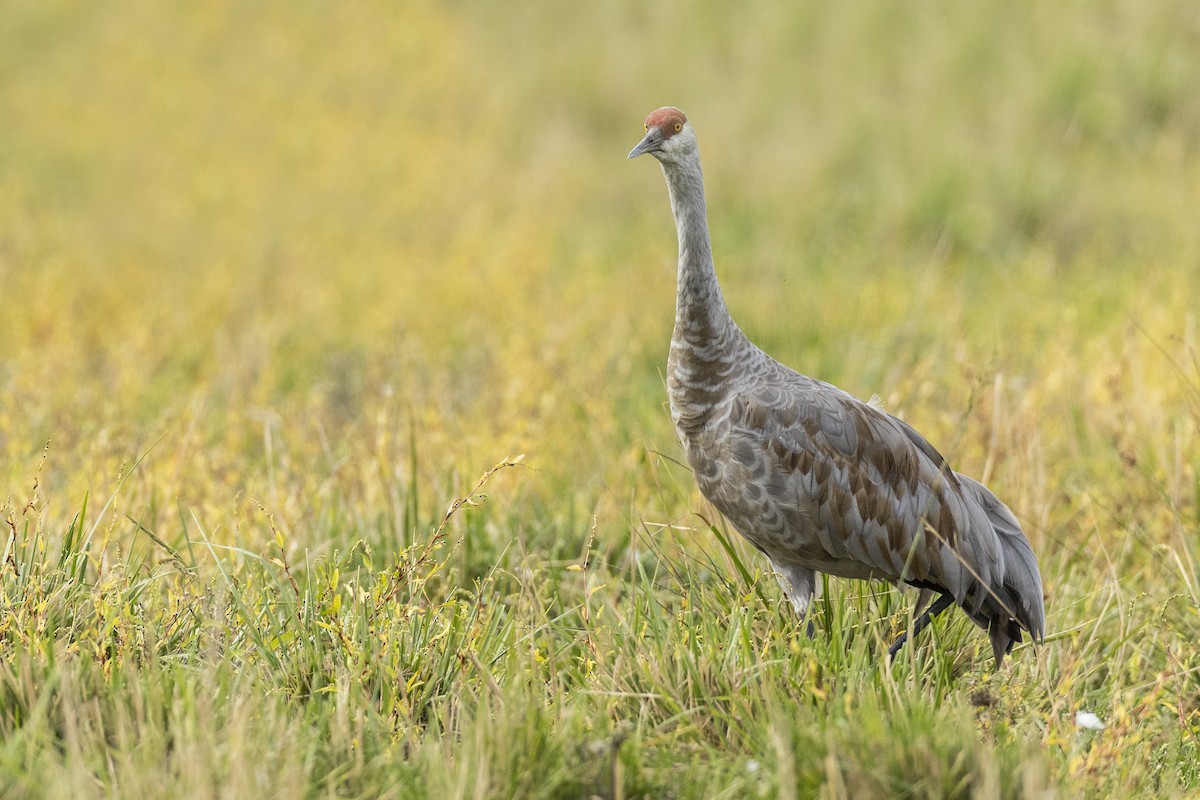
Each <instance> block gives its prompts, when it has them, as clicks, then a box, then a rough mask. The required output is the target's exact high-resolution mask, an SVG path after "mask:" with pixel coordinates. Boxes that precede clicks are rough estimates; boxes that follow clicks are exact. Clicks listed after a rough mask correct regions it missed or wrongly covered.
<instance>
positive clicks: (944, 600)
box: [888, 592, 954, 661]
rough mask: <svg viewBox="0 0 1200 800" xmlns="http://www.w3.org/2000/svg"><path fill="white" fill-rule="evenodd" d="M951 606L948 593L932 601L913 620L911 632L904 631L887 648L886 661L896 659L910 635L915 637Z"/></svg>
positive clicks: (952, 603)
mask: <svg viewBox="0 0 1200 800" xmlns="http://www.w3.org/2000/svg"><path fill="white" fill-rule="evenodd" d="M952 605H954V595H952V594H950V593H949V592H946V593H945V594H942V595H939V596H938V599H937V600H934V601H933V605H931V606H930V607H929V608H927V609H925V611H924V612H923V613H922V614H921V616H919V617H917V618H916V619H915V620H913V626H912V631H911V632H909V631H905V632H904V633H902V634H900V638H899V639H897V640H896V641H895V642H893V643H892V646H891V647H889V648H888V661H891V660H892V659H893V658H895V657H896V653H899V652H900V648H901V647H903V646H904V643H905V642H907V641H908V639H909V637H910V635H911V636H916V635H917V634H918V633H920V632H921V631H922V630H924V629H925V626H926V625H928V624H929V621H930V620H932V619H933V618H934V617H936V616H937V615H938V614H940V613H942V612H943V611H945V610H946V609H947V608H949V607H950V606H952Z"/></svg>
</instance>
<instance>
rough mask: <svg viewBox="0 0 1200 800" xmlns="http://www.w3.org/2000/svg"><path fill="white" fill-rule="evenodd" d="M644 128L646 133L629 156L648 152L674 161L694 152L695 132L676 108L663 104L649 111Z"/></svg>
mask: <svg viewBox="0 0 1200 800" xmlns="http://www.w3.org/2000/svg"><path fill="white" fill-rule="evenodd" d="M645 128H646V135H645V136H643V137H642V140H641V141H640V142H638V143H637V147H635V148H633V149H632V150H630V151H629V157H630V158H636V157H637V156H640V155H641V154H642V153H649V154H650V155H652V156H654V157H655V158H657V159H658V160H659V161H662V162H675V161H679V160H680V159H681V158H683V157H685V156H690V155H694V154H695V152H696V133H695V132H694V131H693V130H692V126H691V125H690V124H689V123H688V119H687V115H686V114H684V113H683V112H682V111H680V110H679V109H678V108H673V107H672V106H664V107H663V108H660V109H658V110H657V111H651V112H650V116H648V117H646V124H645Z"/></svg>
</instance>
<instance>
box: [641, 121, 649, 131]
mask: <svg viewBox="0 0 1200 800" xmlns="http://www.w3.org/2000/svg"><path fill="white" fill-rule="evenodd" d="M642 130H644V131H645V132H646V133H649V132H650V126H649V125H647V124H646V123H644V122H643V123H642Z"/></svg>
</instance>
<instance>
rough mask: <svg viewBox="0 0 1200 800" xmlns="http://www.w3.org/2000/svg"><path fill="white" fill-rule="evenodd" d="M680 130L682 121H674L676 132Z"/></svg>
mask: <svg viewBox="0 0 1200 800" xmlns="http://www.w3.org/2000/svg"><path fill="white" fill-rule="evenodd" d="M681 130H683V123H682V122H676V123H675V132H676V133H679V132H680V131H681Z"/></svg>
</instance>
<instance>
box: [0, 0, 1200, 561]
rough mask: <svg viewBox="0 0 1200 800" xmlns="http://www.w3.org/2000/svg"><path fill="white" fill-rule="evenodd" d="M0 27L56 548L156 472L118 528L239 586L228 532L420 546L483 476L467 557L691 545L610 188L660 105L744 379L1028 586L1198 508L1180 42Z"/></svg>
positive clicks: (831, 23)
mask: <svg viewBox="0 0 1200 800" xmlns="http://www.w3.org/2000/svg"><path fill="white" fill-rule="evenodd" d="M4 17H5V19H4V22H3V25H2V26H0V131H2V134H0V137H2V146H0V294H2V297H3V306H2V307H3V319H4V326H3V330H4V334H3V336H2V337H0V353H2V356H3V358H2V360H0V474H3V476H4V480H5V486H6V492H7V493H8V494H9V495H10V496H11V497H13V498H14V500H13V502H17V501H18V500H20V498H22V497H25V496H27V495H28V494H29V488H28V487H29V486H31V485H32V481H33V479H34V477H35V476H36V477H37V479H38V480H39V481H40V483H39V486H40V488H39V491H40V493H41V497H42V498H43V499H45V498H50V509H49V512H48V513H49V515H50V519H51V520H55V519H64V520H65V519H66V518H68V517H69V514H70V512H71V509H72V508H73V507H74V506H75V504H77V503H78V502H79V499H80V498H81V497H82V496H83V494H84V493H85V492H86V491H88V490H91V491H94V492H101V493H103V494H104V495H107V494H108V493H109V492H110V491H111V490H112V489H113V488H114V487H115V486H116V485H117V482H118V480H119V479H120V478H121V477H122V476H125V475H127V474H128V473H129V472H130V470H131V467H132V465H133V464H134V462H135V461H136V460H137V459H138V458H139V457H140V456H142V455H143V454H145V453H146V452H147V451H149V453H150V454H149V455H148V457H147V458H146V460H145V461H144V462H143V463H142V465H141V466H140V467H139V468H138V471H137V472H136V473H135V474H134V475H133V477H132V478H130V480H129V482H128V483H127V485H126V488H125V489H124V493H125V498H126V499H125V501H124V502H125V503H126V504H127V507H128V508H129V509H130V510H131V512H132V513H135V514H137V515H139V516H140V517H141V518H143V519H145V520H147V522H148V523H149V522H162V521H163V520H164V519H177V518H178V509H179V508H186V509H188V510H190V511H192V512H195V513H196V514H197V516H198V518H200V519H203V520H207V521H208V523H209V524H210V525H211V526H212V527H214V528H216V529H219V530H220V531H222V533H219V534H217V535H219V536H227V537H230V538H237V537H238V535H237V534H236V533H234V532H235V531H237V530H239V529H240V528H241V527H242V526H249V527H250V528H251V530H253V531H257V533H246V534H244V535H243V538H246V537H248V538H249V539H250V540H251V541H253V540H255V539H256V537H260V536H267V535H268V534H267V532H266V528H265V523H264V522H263V521H262V519H261V515H258V516H256V512H255V509H254V507H253V501H261V502H262V503H263V504H264V505H265V506H266V507H267V508H269V509H270V510H271V511H272V512H273V513H275V514H276V515H278V517H279V519H280V520H281V524H283V525H286V526H288V527H289V530H291V531H292V532H293V533H295V534H296V535H299V536H301V541H303V542H304V544H305V546H312V547H316V548H318V549H319V548H320V547H321V542H322V541H323V540H325V539H327V538H328V537H329V536H330V535H331V534H330V530H329V525H330V524H332V523H330V520H334V519H337V520H341V521H342V522H341V523H338V524H347V525H349V526H350V527H352V528H355V527H356V526H358V527H357V528H356V530H358V531H359V532H360V533H361V532H362V531H364V530H365V531H375V532H376V533H377V534H378V535H380V536H382V537H383V538H384V539H385V540H395V541H398V542H403V541H407V540H409V539H410V538H412V537H414V536H416V537H417V538H420V536H422V535H424V534H423V533H422V532H421V531H420V530H418V528H420V526H419V525H416V524H415V522H414V520H413V519H412V514H413V513H414V510H413V508H410V507H409V506H408V501H407V500H405V501H404V502H401V501H399V500H398V499H397V498H398V497H400V495H401V494H405V496H407V492H408V490H409V489H410V488H411V489H412V490H413V491H414V492H418V490H419V497H421V498H422V502H427V503H429V504H431V506H432V507H435V509H434V510H435V511H436V510H437V508H444V506H443V505H440V504H442V503H444V502H448V500H449V498H451V497H452V496H455V495H456V493H458V492H460V491H461V488H462V485H463V483H464V482H467V481H473V480H474V479H475V477H476V476H478V475H479V474H480V473H481V472H482V471H483V470H484V469H485V468H486V467H488V466H490V465H491V464H493V463H495V462H496V461H498V460H500V459H501V458H503V457H505V456H510V455H514V454H517V453H526V454H527V459H528V463H529V465H530V466H532V467H535V468H536V471H533V470H530V471H524V472H522V473H520V475H519V476H515V477H513V478H506V479H505V480H506V484H505V486H504V488H503V489H502V490H498V492H497V494H496V497H495V498H494V500H495V501H496V502H497V503H499V506H498V507H499V508H501V509H505V510H506V511H507V514H508V515H507V516H505V515H501V516H500V517H499V519H501V520H502V522H497V523H495V524H496V527H495V528H494V529H491V530H490V533H489V534H488V535H489V536H491V537H493V538H494V539H495V540H496V541H497V542H502V541H504V540H505V539H506V538H507V537H511V536H512V535H513V530H514V529H515V528H519V529H521V530H522V531H523V533H522V535H523V536H527V537H529V538H530V540H531V541H533V542H535V543H537V544H538V545H539V546H540V547H543V548H545V549H546V551H547V552H550V553H554V552H557V551H559V550H560V549H561V550H562V551H563V552H564V553H575V552H578V550H579V547H580V544H581V543H582V541H583V540H584V539H585V537H586V536H587V535H588V532H589V530H591V529H592V528H593V525H597V526H598V527H597V528H596V530H597V531H598V538H599V541H598V546H599V547H600V549H602V550H606V551H613V552H618V551H620V549H621V548H622V547H624V546H625V544H626V543H627V542H628V541H629V538H630V536H631V535H632V534H631V531H633V530H634V529H635V528H637V527H638V525H639V524H641V522H642V521H643V520H646V519H656V520H666V519H669V518H673V517H676V516H678V515H680V514H683V513H686V512H687V510H689V509H691V508H694V507H696V506H697V505H698V503H699V499H698V496H697V495H695V494H694V493H693V490H692V488H691V482H690V476H688V475H687V473H686V472H685V471H682V470H679V469H678V468H677V467H676V466H674V465H673V464H672V459H675V458H676V457H677V453H676V445H675V442H674V436H673V433H672V432H671V429H670V422H669V416H668V413H667V410H666V408H665V392H664V390H663V378H662V371H663V366H664V364H665V359H666V349H667V341H668V338H669V335H670V328H671V322H672V314H673V308H672V306H673V285H674V261H675V234H674V230H673V225H672V220H671V217H670V214H669V209H668V205H667V198H666V190H665V187H664V186H663V183H662V178H661V175H660V174H659V170H658V169H657V166H656V165H655V164H654V163H653V162H652V161H650V160H649V159H642V160H639V161H634V162H627V161H626V160H625V154H626V153H627V152H628V150H629V148H630V147H631V146H632V145H633V144H634V143H635V142H636V141H637V140H638V139H639V137H640V135H641V130H642V129H641V121H642V118H643V117H644V116H645V114H646V113H647V112H649V111H650V110H652V109H653V108H656V107H658V106H661V105H665V104H672V105H678V106H680V107H681V108H683V109H684V110H685V111H686V112H687V113H688V114H689V116H690V118H691V120H692V122H693V124H694V125H695V127H696V130H697V131H698V134H699V137H700V141H701V149H702V153H703V157H704V165H705V169H706V177H707V183H708V192H709V213H710V224H711V227H712V232H713V238H714V246H715V251H716V259H717V263H718V272H719V274H720V276H721V278H722V280H723V283H724V286H725V290H726V294H727V297H728V300H729V303H730V306H731V308H732V311H733V314H734V316H735V318H736V319H738V320H739V321H740V323H741V324H742V325H743V327H744V328H745V329H746V330H747V331H748V332H749V333H750V335H751V336H752V337H753V338H754V339H756V340H757V341H758V342H759V343H760V344H762V345H763V346H764V347H765V348H766V349H768V350H769V351H770V352H772V353H773V354H774V355H775V356H777V357H778V358H779V359H780V360H782V361H784V362H785V363H787V364H789V365H791V366H793V367H795V368H797V369H800V370H801V371H804V372H807V373H809V374H813V375H816V376H818V377H821V378H823V379H826V380H829V381H832V382H835V383H838V384H839V385H842V386H843V387H845V388H846V389H848V390H849V391H851V392H853V393H855V394H857V395H859V396H861V397H868V396H870V395H872V394H878V395H879V396H880V397H881V398H882V400H883V401H884V402H885V404H886V405H887V407H888V408H889V410H890V411H892V412H893V413H897V414H900V415H902V416H904V417H905V418H907V419H908V420H909V421H910V422H912V423H913V424H914V425H916V426H917V427H919V428H921V429H922V430H923V431H924V432H926V434H927V435H928V436H929V438H930V439H931V440H933V441H934V442H935V443H937V444H938V445H939V446H940V447H941V448H942V449H943V450H946V451H947V452H948V454H949V455H951V456H952V457H953V459H954V460H955V462H956V463H957V464H958V465H959V468H960V469H962V470H963V471H968V472H972V473H974V474H982V475H983V476H984V477H985V478H986V479H988V480H991V481H993V483H994V485H995V486H996V488H997V491H998V493H999V494H1000V495H1001V496H1004V497H1006V498H1008V499H1009V501H1010V503H1011V504H1012V505H1013V506H1014V507H1015V508H1016V509H1017V510H1018V512H1019V513H1020V514H1021V515H1022V516H1023V518H1025V519H1026V520H1028V523H1029V524H1030V526H1031V530H1032V533H1031V537H1032V538H1033V540H1034V543H1035V545H1036V546H1037V547H1038V548H1039V550H1040V551H1044V552H1046V553H1047V555H1046V558H1047V559H1049V560H1050V561H1051V562H1053V561H1054V560H1055V559H1056V558H1059V559H1062V561H1063V562H1064V563H1066V562H1069V560H1070V558H1071V554H1072V553H1073V552H1074V551H1075V550H1076V549H1077V548H1078V546H1079V544H1080V543H1081V542H1082V541H1083V537H1084V536H1086V534H1088V533H1089V532H1091V531H1092V530H1095V529H1097V528H1103V529H1104V530H1105V531H1113V530H1118V531H1119V530H1123V529H1127V528H1128V525H1129V522H1130V520H1129V517H1128V514H1129V513H1130V512H1129V511H1128V507H1129V506H1128V504H1129V503H1130V502H1136V501H1138V500H1139V499H1147V498H1149V499H1151V500H1152V501H1153V503H1154V508H1157V509H1160V511H1161V513H1162V514H1163V515H1166V516H1165V517H1164V519H1168V520H1174V519H1176V518H1177V517H1176V516H1172V515H1173V514H1174V513H1175V512H1174V511H1173V510H1172V509H1175V510H1178V509H1180V508H1186V507H1187V506H1188V504H1189V503H1190V504H1193V507H1194V502H1195V496H1194V495H1195V483H1196V478H1195V468H1194V465H1195V462H1196V457H1197V445H1196V435H1195V434H1196V424H1197V405H1196V404H1197V400H1196V397H1197V390H1196V387H1197V382H1198V378H1197V370H1196V362H1195V358H1194V353H1195V351H1194V347H1195V344H1196V333H1195V308H1196V302H1195V298H1196V296H1197V290H1198V289H1200V278H1198V277H1197V276H1198V275H1200V219H1198V217H1197V213H1196V212H1197V208H1198V207H1200V157H1198V155H1200V92H1197V91H1196V85H1197V84H1196V79H1197V75H1198V74H1200V12H1198V11H1197V10H1196V8H1195V6H1194V5H1193V4H1191V3H1187V2H1172V1H1171V0H1156V2H1143V1H1142V0H1110V1H1109V2H1099V3H1087V4H1067V5H1062V4H1035V3H1021V4H1015V5H1014V4H1012V3H1007V2H1000V1H999V0H996V1H995V2H986V1H982V0H981V1H980V2H971V3H961V4H953V5H951V6H937V5H922V4H916V5H914V4H912V3H907V2H872V3H863V4H852V5H850V6H845V5H842V4H800V5H796V6H794V7H792V6H788V5H785V4H775V5H772V6H770V7H738V8H736V9H735V8H727V7H726V6H725V5H723V4H714V3H703V2H698V3H686V2H663V3H656V4H653V5H652V6H647V5H646V4H643V3H633V2H626V3H606V4H586V5H578V4H556V3H540V2H534V3H522V4H518V5H511V4H500V5H498V4H493V3H474V2H451V3H426V2H406V3H403V4H389V3H361V4H360V3H356V4H345V3H330V2H286V3H285V2H254V3H232V2H204V3H190V4H183V5H179V4H162V3H156V2H148V1H147V2H139V1H138V0H131V1H130V2H124V3H122V4H121V7H120V10H119V11H118V10H117V9H114V8H112V7H107V6H105V5H103V4H89V3H80V2H69V1H66V2H62V1H59V2H36V3H35V2H21V1H18V2H10V3H8V4H6V8H5V13H4ZM47 442H49V448H48V451H47V454H46V455H45V460H44V463H43V455H44V454H43V450H44V448H45V445H46V443H47ZM660 454H661V455H660ZM1098 487H1099V488H1098ZM401 490H403V491H401ZM1164 496H1165V497H1167V498H1168V499H1169V500H1170V501H1171V502H1170V503H1168V504H1166V505H1163V504H1160V503H1159V500H1160V499H1161V498H1162V497H1164ZM1101 498H1102V500H1101ZM1093 501H1095V502H1093ZM1098 503H1099V504H1102V506H1103V508H1098V507H1097V505H1096V504H1098ZM1172 504H1173V505H1172ZM18 505H19V503H18ZM425 513H426V512H421V513H418V517H421V516H425ZM427 513H428V514H430V515H433V514H434V511H429V512H427ZM1139 513H1141V514H1146V513H1149V514H1150V515H1151V516H1153V515H1154V514H1155V513H1158V512H1155V511H1153V510H1151V511H1147V509H1146V508H1142V510H1141V511H1140V512H1139ZM345 514H349V517H346V516H344V515H345ZM405 514H408V515H409V516H408V517H405ZM339 515H341V516H339ZM322 520H324V522H322ZM347 520H348V521H347ZM1147 524H1149V523H1147ZM323 525H324V527H322V526H323ZM1115 538H1118V537H1117V535H1116V534H1114V539H1115ZM1051 583H1053V581H1051Z"/></svg>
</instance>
